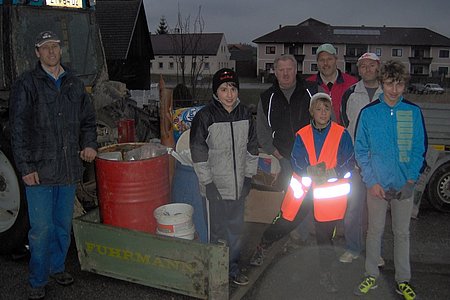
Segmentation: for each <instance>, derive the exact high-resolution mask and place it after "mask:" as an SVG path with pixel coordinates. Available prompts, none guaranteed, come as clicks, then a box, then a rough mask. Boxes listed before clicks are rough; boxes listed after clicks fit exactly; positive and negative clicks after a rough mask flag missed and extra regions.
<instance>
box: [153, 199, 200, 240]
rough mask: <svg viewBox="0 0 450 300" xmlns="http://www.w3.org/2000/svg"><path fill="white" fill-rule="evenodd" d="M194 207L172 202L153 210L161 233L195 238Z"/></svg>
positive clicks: (158, 231)
mask: <svg viewBox="0 0 450 300" xmlns="http://www.w3.org/2000/svg"><path fill="white" fill-rule="evenodd" d="M193 214H194V208H193V207H192V206H191V205H189V204H186V203H171V204H167V205H163V206H161V207H158V208H157V209H155V211H154V212H153V215H154V216H155V219H156V222H157V231H156V233H157V234H159V235H165V236H172V237H178V238H184V239H190V240H192V239H194V234H195V226H194V224H193V221H192V215H193Z"/></svg>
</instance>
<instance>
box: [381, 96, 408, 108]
mask: <svg viewBox="0 0 450 300" xmlns="http://www.w3.org/2000/svg"><path fill="white" fill-rule="evenodd" d="M378 99H379V100H380V102H381V103H384V105H386V106H388V107H389V108H391V109H393V108H396V107H397V106H399V105H400V103H401V102H403V95H401V96H400V98H398V100H397V103H395V105H394V106H390V105H389V104H387V102H386V100H385V99H384V93H381V94H380V96H379V97H378Z"/></svg>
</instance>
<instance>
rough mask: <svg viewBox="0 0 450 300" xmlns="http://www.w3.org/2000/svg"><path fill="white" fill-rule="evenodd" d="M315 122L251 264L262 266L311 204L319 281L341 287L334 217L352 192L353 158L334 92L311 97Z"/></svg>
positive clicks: (295, 154)
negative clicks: (335, 116) (335, 112)
mask: <svg viewBox="0 0 450 300" xmlns="http://www.w3.org/2000/svg"><path fill="white" fill-rule="evenodd" d="M309 111H310V114H311V124H310V125H307V126H305V127H303V128H302V129H300V130H299V131H298V132H297V134H296V137H295V143H294V147H293V149H292V154H291V164H292V168H293V170H294V173H293V175H292V178H291V183H290V186H289V188H288V191H287V192H286V195H285V198H284V200H283V204H282V206H281V211H280V213H279V214H278V216H277V217H276V218H275V219H274V221H273V223H272V225H271V226H269V227H268V228H267V230H266V231H265V232H264V233H263V236H262V239H261V241H260V243H259V245H258V246H257V248H256V251H255V253H254V254H253V256H252V258H251V260H250V264H251V265H254V266H260V265H261V264H262V263H263V260H264V256H265V251H266V250H267V249H268V248H269V247H270V246H271V245H272V244H273V243H274V242H275V241H277V240H279V239H281V238H282V237H283V236H285V235H286V234H288V233H289V232H290V231H291V230H292V229H294V228H295V227H296V226H297V225H298V224H299V223H301V221H302V220H303V219H304V218H305V216H307V214H308V213H309V212H310V211H311V210H312V211H313V212H314V217H315V222H314V223H315V231H316V240H317V244H318V246H319V258H320V265H321V279H320V283H321V285H322V286H323V287H324V288H325V289H326V290H327V291H328V292H336V291H337V287H336V284H335V282H334V279H333V276H332V275H331V272H330V268H331V263H332V262H333V260H335V254H334V250H333V248H332V247H330V246H332V238H333V232H334V229H335V227H336V222H337V221H338V220H340V219H342V218H343V217H344V214H345V209H346V204H347V195H348V193H349V192H350V183H349V177H350V171H351V170H353V167H354V164H355V160H354V154H353V143H352V140H351V137H350V135H349V133H348V132H347V130H345V128H344V127H342V126H340V125H338V124H337V123H335V122H333V121H331V113H332V102H331V97H330V96H329V95H328V94H325V93H317V94H315V95H313V96H312V98H311V101H310V109H309Z"/></svg>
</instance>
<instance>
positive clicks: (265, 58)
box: [253, 18, 450, 78]
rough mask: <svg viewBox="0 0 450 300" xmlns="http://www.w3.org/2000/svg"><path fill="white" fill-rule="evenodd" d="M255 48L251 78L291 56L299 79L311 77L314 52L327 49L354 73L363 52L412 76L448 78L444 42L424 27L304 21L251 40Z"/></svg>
mask: <svg viewBox="0 0 450 300" xmlns="http://www.w3.org/2000/svg"><path fill="white" fill-rule="evenodd" d="M253 42H254V43H255V44H257V69H258V70H257V73H258V75H259V74H260V73H262V72H264V73H265V74H267V73H271V72H273V60H274V58H275V57H276V56H278V55H280V54H286V53H289V54H292V55H294V56H295V58H296V59H297V63H298V70H299V72H300V73H302V74H305V75H307V74H313V73H316V72H317V62H316V50H317V48H318V47H319V46H320V45H321V44H323V43H331V44H333V45H334V46H335V47H336V49H337V53H338V68H339V69H341V70H345V71H346V72H348V73H351V74H357V68H356V62H357V59H358V57H359V56H361V54H363V53H364V52H374V53H376V54H377V55H378V56H380V58H381V60H382V61H387V60H390V59H397V60H400V61H402V62H403V63H404V64H406V65H407V66H408V67H409V70H410V73H411V76H412V77H430V76H433V77H441V78H444V77H446V78H449V77H450V73H449V71H450V70H449V69H450V38H448V37H446V36H443V35H441V34H439V33H437V32H434V31H432V30H429V29H427V28H410V27H387V26H381V27H368V26H333V25H329V24H325V23H323V22H321V21H318V20H316V19H313V18H310V19H307V20H305V21H303V22H301V23H300V24H298V25H292V26H280V28H279V29H277V30H275V31H272V32H270V33H267V34H265V35H263V36H261V37H258V38H257V39H255V40H253Z"/></svg>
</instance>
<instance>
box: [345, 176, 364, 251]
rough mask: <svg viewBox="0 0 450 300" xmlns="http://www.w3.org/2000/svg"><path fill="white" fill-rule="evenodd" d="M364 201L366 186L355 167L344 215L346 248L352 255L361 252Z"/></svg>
mask: <svg viewBox="0 0 450 300" xmlns="http://www.w3.org/2000/svg"><path fill="white" fill-rule="evenodd" d="M365 203H366V187H365V185H364V183H363V181H362V179H361V175H360V174H359V170H357V169H355V170H354V171H353V174H352V193H351V195H350V196H349V199H348V202H347V211H346V212H345V217H344V236H345V244H346V250H347V251H349V252H350V253H352V254H354V255H359V254H361V251H362V248H363V246H362V245H363V226H362V216H363V210H364V205H365Z"/></svg>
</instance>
